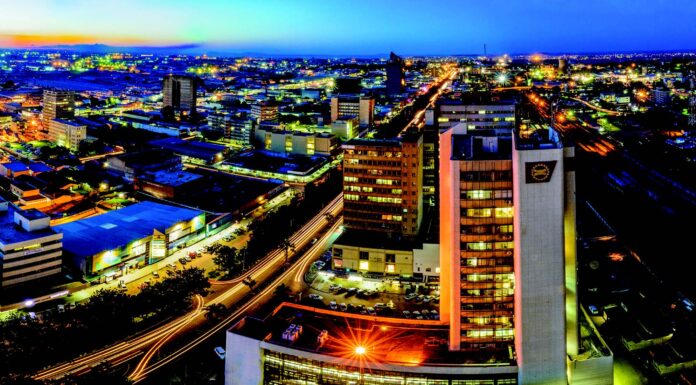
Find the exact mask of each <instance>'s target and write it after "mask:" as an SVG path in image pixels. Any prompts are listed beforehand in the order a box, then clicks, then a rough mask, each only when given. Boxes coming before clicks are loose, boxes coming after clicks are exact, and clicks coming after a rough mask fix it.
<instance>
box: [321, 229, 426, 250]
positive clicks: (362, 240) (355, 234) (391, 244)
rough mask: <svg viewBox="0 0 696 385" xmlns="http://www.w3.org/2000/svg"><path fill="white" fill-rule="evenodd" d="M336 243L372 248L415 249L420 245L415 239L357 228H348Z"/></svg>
mask: <svg viewBox="0 0 696 385" xmlns="http://www.w3.org/2000/svg"><path fill="white" fill-rule="evenodd" d="M334 245H349V246H353V247H365V248H371V249H385V250H408V251H410V250H413V248H414V247H416V246H420V245H419V244H417V243H416V242H415V241H406V240H404V239H398V238H389V237H386V236H385V235H384V234H377V233H375V232H374V231H361V230H355V229H346V230H345V231H344V232H343V234H341V236H340V237H338V239H336V241H335V242H334Z"/></svg>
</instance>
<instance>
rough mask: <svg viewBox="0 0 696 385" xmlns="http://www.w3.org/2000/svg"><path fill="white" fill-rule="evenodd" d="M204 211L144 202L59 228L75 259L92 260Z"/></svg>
mask: <svg viewBox="0 0 696 385" xmlns="http://www.w3.org/2000/svg"><path fill="white" fill-rule="evenodd" d="M201 213H202V211H198V210H192V209H186V208H181V207H176V206H169V205H164V204H160V203H155V202H141V203H136V204H134V205H131V206H127V207H124V208H122V209H119V210H114V211H109V212H108V213H105V214H101V215H97V216H94V217H91V218H86V219H81V220H78V221H75V222H70V223H66V224H64V225H60V226H57V227H56V230H58V231H60V232H62V233H63V248H64V249H65V250H66V251H68V252H70V253H71V254H73V255H76V256H79V257H88V256H91V255H94V254H97V253H99V252H102V251H106V250H113V249H115V248H117V247H120V246H124V245H127V244H128V243H130V242H132V241H135V240H138V239H142V238H145V237H148V236H150V235H152V232H153V230H154V229H157V230H159V231H160V232H164V231H165V230H166V229H167V228H168V227H171V226H172V225H174V224H176V223H178V222H181V221H187V220H191V219H193V218H194V217H196V216H198V215H200V214H201Z"/></svg>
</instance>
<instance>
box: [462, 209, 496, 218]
mask: <svg viewBox="0 0 696 385" xmlns="http://www.w3.org/2000/svg"><path fill="white" fill-rule="evenodd" d="M496 210H497V209H496ZM466 216H467V217H474V218H485V217H490V216H491V209H466Z"/></svg>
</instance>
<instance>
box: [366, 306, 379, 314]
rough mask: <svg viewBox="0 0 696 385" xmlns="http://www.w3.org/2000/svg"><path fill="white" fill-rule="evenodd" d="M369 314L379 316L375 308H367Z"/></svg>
mask: <svg viewBox="0 0 696 385" xmlns="http://www.w3.org/2000/svg"><path fill="white" fill-rule="evenodd" d="M367 314H369V315H377V312H376V311H375V308H373V307H368V308H367Z"/></svg>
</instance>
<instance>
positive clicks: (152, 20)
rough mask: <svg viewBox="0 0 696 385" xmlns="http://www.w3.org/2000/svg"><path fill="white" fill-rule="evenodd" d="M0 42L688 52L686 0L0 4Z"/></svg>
mask: <svg viewBox="0 0 696 385" xmlns="http://www.w3.org/2000/svg"><path fill="white" fill-rule="evenodd" d="M0 7H1V9H2V23H0V46H1V47H31V46H42V45H54V44H94V43H103V44H108V45H115V46H153V45H154V46H165V45H179V44H196V45H199V46H200V47H199V48H198V49H199V50H200V51H202V52H203V51H209V52H230V53H244V52H255V53H263V54H279V55H293V54H297V55H302V54H315V55H385V54H386V53H388V52H389V51H396V52H398V53H401V54H405V55H415V54H480V53H482V52H483V44H484V43H486V44H487V46H488V52H489V53H493V54H496V53H529V52H547V53H561V52H607V51H650V50H696V22H695V20H696V1H692V0H672V1H667V0H583V1H580V0H568V1H561V0H559V1H554V0H520V1H513V0H486V1H471V0H459V1H457V0H429V1H425V0H421V1H416V0H398V1H397V0H351V1H341V0H292V1H289V0H266V1H263V0H255V1H238V0H195V1H194V0H102V1H94V0H25V1H17V0H0Z"/></svg>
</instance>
